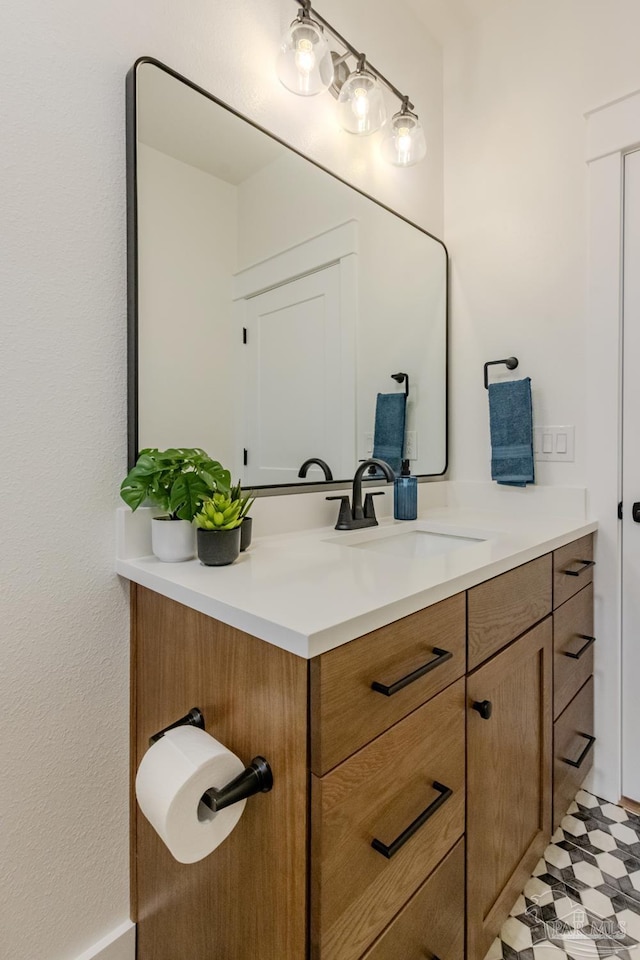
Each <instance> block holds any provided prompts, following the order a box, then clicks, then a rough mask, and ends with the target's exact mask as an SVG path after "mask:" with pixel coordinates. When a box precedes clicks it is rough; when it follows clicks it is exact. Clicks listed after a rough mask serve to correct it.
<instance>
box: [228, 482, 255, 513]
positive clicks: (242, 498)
mask: <svg viewBox="0 0 640 960" xmlns="http://www.w3.org/2000/svg"><path fill="white" fill-rule="evenodd" d="M229 499H230V500H233V501H234V502H235V501H239V502H240V503H241V504H242V507H241V510H240V516H241V518H242V519H243V520H244V518H245V517H246V516H247V514H248V513H249V510H251V507H252V506H253V504H254V502H255V499H256V498H255V497H254V496H253V495H252V494H250V493H247V494H243V492H242V487H241V485H240V481H239V480H238V482H237V483H236V484H235V486H233V487H231V490H230V492H229Z"/></svg>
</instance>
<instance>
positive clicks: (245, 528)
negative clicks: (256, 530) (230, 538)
mask: <svg viewBox="0 0 640 960" xmlns="http://www.w3.org/2000/svg"><path fill="white" fill-rule="evenodd" d="M252 528H253V518H252V517H245V518H244V520H243V521H242V523H241V524H240V553H243V552H244V551H245V550H246V549H247V547H250V546H251V533H252Z"/></svg>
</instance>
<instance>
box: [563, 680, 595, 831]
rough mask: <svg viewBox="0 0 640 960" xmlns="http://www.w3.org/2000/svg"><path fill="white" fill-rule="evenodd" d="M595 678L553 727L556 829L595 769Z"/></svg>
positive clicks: (588, 681)
mask: <svg viewBox="0 0 640 960" xmlns="http://www.w3.org/2000/svg"><path fill="white" fill-rule="evenodd" d="M594 742H595V741H594V737H593V677H590V678H589V680H587V682H586V683H585V685H584V686H583V687H582V689H581V690H580V691H579V692H578V693H577V694H576V696H575V697H574V698H573V700H572V701H571V703H570V704H569V706H568V707H567V709H566V710H565V711H564V713H562V714H561V716H560V717H559V718H558V719H557V720H556V722H555V724H554V726H553V826H554V829H555V828H556V827H558V826H559V825H560V822H561V820H562V818H563V817H564V815H565V813H566V812H567V810H568V808H569V805H570V803H571V801H572V800H573V798H574V797H575V795H576V793H577V792H578V790H579V789H580V786H581V784H582V782H583V780H584V778H585V777H586V775H587V774H588V772H589V770H590V769H591V767H592V766H593V749H592V748H593V744H594Z"/></svg>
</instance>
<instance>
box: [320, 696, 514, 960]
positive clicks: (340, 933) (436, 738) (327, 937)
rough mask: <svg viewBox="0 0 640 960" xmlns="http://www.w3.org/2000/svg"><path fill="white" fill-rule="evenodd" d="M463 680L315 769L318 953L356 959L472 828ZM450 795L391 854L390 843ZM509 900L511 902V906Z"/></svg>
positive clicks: (327, 958) (328, 959) (333, 959)
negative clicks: (387, 852) (330, 766)
mask: <svg viewBox="0 0 640 960" xmlns="http://www.w3.org/2000/svg"><path fill="white" fill-rule="evenodd" d="M464 705H465V683H464V680H458V681H457V682H456V683H454V684H452V685H451V686H450V687H448V688H447V689H446V690H444V691H443V692H442V693H440V694H438V696H437V697H434V698H433V699H432V700H430V701H429V702H428V703H426V704H424V705H423V706H422V707H419V708H418V709H417V710H415V711H414V712H413V713H411V714H410V715H409V716H408V717H405V718H404V720H401V721H400V722H399V723H397V724H396V725H395V726H393V727H391V729H390V730H387V732H386V733H383V734H382V735H381V736H379V737H378V738H377V739H376V740H374V741H373V742H372V743H370V744H368V745H367V746H366V747H363V748H362V750H359V751H358V753H356V754H355V755H354V756H352V757H350V758H349V759H348V760H346V761H345V762H344V763H342V764H340V766H338V767H336V768H335V769H334V770H332V771H331V773H328V774H326V776H324V777H322V778H319V777H315V776H312V813H311V833H312V851H311V872H312V880H311V928H312V935H311V955H312V957H313V958H315V960H357V958H359V957H361V956H362V953H363V952H364V951H365V950H366V949H367V948H368V947H369V946H370V945H371V943H372V942H373V940H374V939H375V938H376V937H377V936H378V935H379V934H380V933H381V932H382V930H384V928H385V927H386V926H387V925H388V924H389V923H390V922H391V920H392V919H393V918H394V916H395V915H396V914H397V913H398V911H399V910H400V909H401V908H402V906H403V905H404V904H405V903H406V901H407V900H408V899H409V897H410V896H411V895H412V894H413V893H414V892H415V891H416V889H417V888H418V887H419V886H420V884H421V883H422V882H423V881H424V880H425V879H426V878H427V876H428V875H429V873H430V872H431V871H432V870H433V869H434V867H435V866H436V865H437V864H438V863H439V861H440V860H441V859H442V858H443V857H444V855H445V854H446V853H447V851H448V850H449V849H450V848H451V847H452V845H453V844H454V843H455V842H456V841H457V840H458V839H459V838H460V837H461V835H462V833H463V832H464V808H465V769H464V767H465V761H464V742H465V736H464V713H465V709H464ZM434 783H436V784H438V785H440V786H443V787H447V788H449V789H450V790H451V791H452V793H451V795H450V796H449V798H448V799H447V800H446V801H445V802H444V803H442V804H441V805H440V806H439V808H438V809H437V810H436V812H435V813H434V814H433V816H431V817H430V819H428V820H427V821H426V822H425V823H424V824H423V825H422V826H420V827H419V828H418V829H417V830H416V832H415V833H414V834H413V835H412V836H411V838H410V839H409V840H408V841H407V842H406V843H405V844H404V845H403V846H402V847H401V849H400V850H398V852H397V853H395V854H394V855H393V856H392V857H391V858H390V859H388V858H387V857H385V856H383V854H381V853H379V852H378V851H377V850H375V849H374V848H373V846H372V841H373V840H374V839H378V840H380V841H382V842H383V843H384V844H387V845H390V844H391V843H392V841H393V840H395V839H396V838H397V837H399V836H400V835H401V834H403V832H404V831H405V830H406V829H407V828H408V827H409V826H410V825H411V824H412V823H413V822H414V821H415V820H416V819H417V818H418V817H419V815H420V814H422V813H423V812H424V811H425V810H426V809H427V807H431V805H432V804H433V803H434V801H436V800H437V799H438V797H439V796H441V790H440V789H439V786H434ZM510 906H511V905H510Z"/></svg>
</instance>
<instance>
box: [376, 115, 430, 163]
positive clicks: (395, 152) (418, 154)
mask: <svg viewBox="0 0 640 960" xmlns="http://www.w3.org/2000/svg"><path fill="white" fill-rule="evenodd" d="M381 150H382V155H383V157H384V158H385V160H388V161H389V163H393V164H394V165H395V166H396V167H411V166H413V164H414V163H419V162H420V160H424V158H425V157H426V155H427V142H426V140H425V136H424V130H423V129H422V124H421V123H420V120H419V119H418V117H417V116H416V114H415V113H411V112H410V111H409V110H406V109H405V110H401V111H400V113H396V114H394V116H393V117H392V118H391V120H390V121H389V122H388V123H387V124H386V126H385V129H384V134H383V138H382V145H381Z"/></svg>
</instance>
